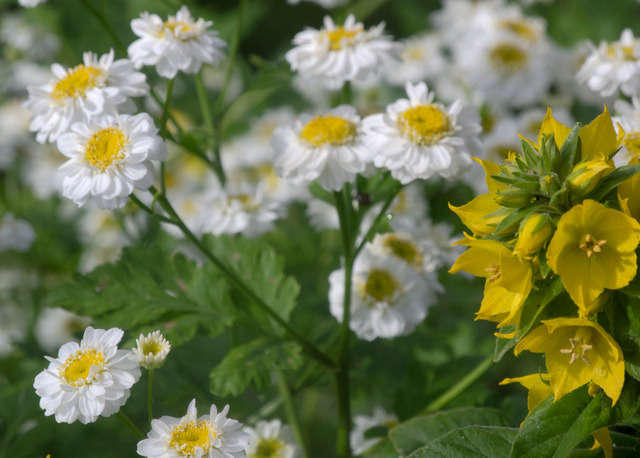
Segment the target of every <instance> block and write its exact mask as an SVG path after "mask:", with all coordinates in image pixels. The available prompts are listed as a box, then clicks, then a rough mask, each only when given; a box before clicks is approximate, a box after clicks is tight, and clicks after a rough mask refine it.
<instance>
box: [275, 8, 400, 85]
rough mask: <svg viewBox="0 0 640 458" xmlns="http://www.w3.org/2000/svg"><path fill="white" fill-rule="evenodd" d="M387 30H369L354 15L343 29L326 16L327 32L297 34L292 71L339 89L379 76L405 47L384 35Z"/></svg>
mask: <svg viewBox="0 0 640 458" xmlns="http://www.w3.org/2000/svg"><path fill="white" fill-rule="evenodd" d="M383 30H384V23H381V24H379V25H377V26H376V27H373V28H371V29H368V30H365V29H364V26H363V25H362V23H361V22H356V19H355V17H354V16H353V15H352V14H350V15H349V16H347V19H346V20H345V23H344V25H343V26H336V24H335V23H334V22H333V20H332V19H331V18H330V17H329V16H325V18H324V28H322V29H320V30H316V29H311V28H308V29H306V30H304V31H302V32H299V33H298V34H296V36H295V37H294V38H293V44H294V45H295V47H294V48H293V49H291V50H289V51H288V52H287V53H286V55H285V58H286V59H287V62H289V64H290V65H291V70H293V71H297V72H299V73H300V75H301V76H302V77H303V78H305V79H307V78H319V79H321V80H322V81H323V82H324V83H325V85H326V86H327V87H328V88H331V89H339V88H340V87H342V85H343V84H344V82H345V81H358V80H360V81H362V80H365V79H367V78H369V77H370V76H372V75H375V74H376V73H377V72H378V71H379V69H380V68H381V67H382V65H383V64H384V63H386V62H387V61H388V60H391V59H394V58H396V57H397V54H398V53H399V52H400V49H401V45H400V44H399V43H396V42H394V41H392V40H391V38H390V37H389V36H386V35H383V34H382V33H383Z"/></svg>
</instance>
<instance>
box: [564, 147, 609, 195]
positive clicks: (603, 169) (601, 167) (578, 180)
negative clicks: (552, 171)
mask: <svg viewBox="0 0 640 458" xmlns="http://www.w3.org/2000/svg"><path fill="white" fill-rule="evenodd" d="M614 169H615V166H614V165H613V162H612V161H611V160H610V159H607V158H606V156H605V155H604V154H599V155H598V156H596V158H595V159H591V160H588V161H583V162H580V163H579V164H577V165H576V166H575V167H574V168H573V170H572V171H571V173H570V174H569V176H568V177H567V180H568V181H569V189H570V190H571V192H572V193H573V194H575V195H577V196H584V195H586V194H589V193H590V192H591V191H593V190H594V189H595V188H596V186H598V184H599V183H600V181H601V180H602V178H604V177H605V176H607V175H608V174H609V173H611V172H612V171H613V170H614Z"/></svg>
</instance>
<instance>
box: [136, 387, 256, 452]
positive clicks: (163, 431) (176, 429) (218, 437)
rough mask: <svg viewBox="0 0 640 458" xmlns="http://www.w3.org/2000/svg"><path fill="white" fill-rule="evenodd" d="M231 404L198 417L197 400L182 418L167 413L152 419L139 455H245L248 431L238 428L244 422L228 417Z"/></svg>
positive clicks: (139, 449) (212, 407) (191, 403)
mask: <svg viewBox="0 0 640 458" xmlns="http://www.w3.org/2000/svg"><path fill="white" fill-rule="evenodd" d="M227 412H229V406H228V405H227V406H225V408H224V409H223V410H222V412H220V413H218V409H217V407H216V406H215V405H212V406H211V410H210V412H209V415H202V416H200V417H198V411H197V409H196V400H195V399H194V400H193V401H191V402H190V403H189V408H188V409H187V414H186V415H185V416H184V417H182V418H175V417H169V416H164V417H160V419H154V420H152V421H151V431H149V433H148V434H147V438H146V439H143V440H141V441H140V442H138V450H137V451H138V455H142V456H146V457H147V458H180V457H184V456H188V457H198V458H205V457H206V458H230V457H235V458H244V457H245V456H246V452H245V450H246V448H247V446H248V445H249V434H248V433H246V432H244V431H239V429H240V428H241V427H242V423H240V422H239V421H237V420H233V419H231V418H227Z"/></svg>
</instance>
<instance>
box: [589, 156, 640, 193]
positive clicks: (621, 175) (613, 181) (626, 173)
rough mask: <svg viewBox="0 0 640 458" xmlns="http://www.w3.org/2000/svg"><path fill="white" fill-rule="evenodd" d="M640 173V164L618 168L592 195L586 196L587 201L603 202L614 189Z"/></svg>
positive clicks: (601, 182) (603, 179)
mask: <svg viewBox="0 0 640 458" xmlns="http://www.w3.org/2000/svg"><path fill="white" fill-rule="evenodd" d="M639 172H640V164H634V165H623V166H622V167H618V168H617V169H615V170H614V171H613V172H611V173H610V174H609V175H607V176H606V177H604V178H602V181H600V184H599V185H598V187H597V188H596V189H594V190H593V192H591V193H590V194H588V195H586V196H584V198H585V199H593V200H595V201H597V202H599V201H601V200H602V199H603V198H604V197H605V196H606V195H607V194H609V191H611V190H612V189H614V188H615V187H616V186H618V185H619V184H620V183H623V182H625V181H627V180H628V179H629V178H631V177H632V176H634V175H635V174H637V173H639Z"/></svg>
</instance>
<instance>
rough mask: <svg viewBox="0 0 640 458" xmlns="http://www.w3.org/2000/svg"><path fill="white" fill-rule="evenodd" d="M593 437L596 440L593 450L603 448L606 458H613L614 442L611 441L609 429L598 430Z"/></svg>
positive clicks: (593, 433)
mask: <svg viewBox="0 0 640 458" xmlns="http://www.w3.org/2000/svg"><path fill="white" fill-rule="evenodd" d="M591 435H592V436H593V439H594V443H593V447H591V450H596V449H597V448H600V447H602V451H603V452H604V458H613V441H612V440H611V434H609V428H600V429H597V430H595V431H594V432H592V433H591Z"/></svg>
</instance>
